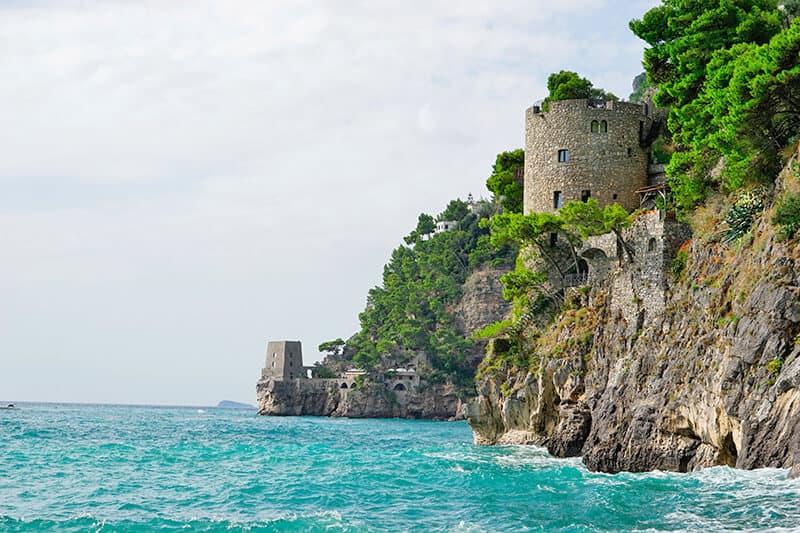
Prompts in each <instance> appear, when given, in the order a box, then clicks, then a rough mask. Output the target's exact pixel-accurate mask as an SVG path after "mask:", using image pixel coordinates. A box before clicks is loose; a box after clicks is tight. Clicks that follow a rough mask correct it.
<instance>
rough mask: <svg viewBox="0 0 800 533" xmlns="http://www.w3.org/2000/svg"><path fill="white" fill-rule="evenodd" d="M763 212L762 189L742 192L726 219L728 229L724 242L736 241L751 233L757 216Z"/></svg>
mask: <svg viewBox="0 0 800 533" xmlns="http://www.w3.org/2000/svg"><path fill="white" fill-rule="evenodd" d="M763 210H764V191H763V190H762V189H760V188H759V189H755V190H751V191H742V192H740V193H739V195H738V197H737V198H736V202H734V204H733V205H732V206H731V208H730V209H729V210H728V216H727V217H726V218H725V223H726V224H727V225H728V229H726V230H725V231H724V232H723V233H724V236H723V238H722V242H723V243H729V242H732V241H735V240H736V239H738V238H739V237H741V236H743V235H744V234H745V233H747V232H748V231H750V228H752V227H753V222H754V221H755V219H756V216H758V214H759V213H761V211H763Z"/></svg>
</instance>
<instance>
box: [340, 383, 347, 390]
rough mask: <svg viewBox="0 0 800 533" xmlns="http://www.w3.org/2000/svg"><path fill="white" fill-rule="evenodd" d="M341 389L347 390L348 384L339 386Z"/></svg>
mask: <svg viewBox="0 0 800 533" xmlns="http://www.w3.org/2000/svg"><path fill="white" fill-rule="evenodd" d="M339 388H340V389H346V388H347V383H342V384H341V385H340V386H339Z"/></svg>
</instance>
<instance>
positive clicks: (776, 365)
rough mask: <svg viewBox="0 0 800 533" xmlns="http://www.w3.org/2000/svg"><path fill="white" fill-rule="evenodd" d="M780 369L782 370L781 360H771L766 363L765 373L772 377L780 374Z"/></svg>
mask: <svg viewBox="0 0 800 533" xmlns="http://www.w3.org/2000/svg"><path fill="white" fill-rule="evenodd" d="M781 368H783V361H782V360H781V359H773V360H772V361H770V362H769V363H767V371H768V372H769V373H771V374H772V375H774V376H777V375H778V374H780V373H781Z"/></svg>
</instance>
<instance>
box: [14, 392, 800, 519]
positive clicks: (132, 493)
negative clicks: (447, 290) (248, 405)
mask: <svg viewBox="0 0 800 533" xmlns="http://www.w3.org/2000/svg"><path fill="white" fill-rule="evenodd" d="M786 478H787V471H786V470H780V469H764V470H757V471H751V472H745V471H738V470H733V469H730V468H723V467H720V468H709V469H706V470H703V471H700V472H695V473H691V474H675V473H668V472H652V473H647V474H619V475H608V474H599V473H592V472H589V471H587V470H586V468H585V467H584V466H583V464H582V463H581V461H580V459H577V458H576V459H556V458H554V457H551V456H550V455H548V454H547V452H546V451H545V450H543V449H541V448H536V447H530V446H500V447H479V446H474V445H473V444H472V434H471V432H470V429H469V426H468V425H467V424H466V423H464V422H432V421H418V420H353V419H330V418H316V417H288V418H278V417H261V416H257V415H256V413H255V411H251V410H227V409H215V408H207V407H200V408H175V407H130V406H104V405H62V404H24V405H21V406H20V407H19V408H18V409H16V410H4V411H0V531H3V532H6V531H10V532H15V531H20V532H22V531H26V532H27V531H76V532H78V531H80V532H83V531H92V532H112V531H113V532H139V531H227V532H230V531H254V532H255V531H322V532H351V531H352V532H361V531H454V532H490V531H502V532H506V531H510V532H521V531H547V532H550V531H570V532H573V531H574V532H578V531H654V532H655V531H703V532H706V533H707V532H716V531H719V532H722V531H800V480H794V481H789V480H787V479H786Z"/></svg>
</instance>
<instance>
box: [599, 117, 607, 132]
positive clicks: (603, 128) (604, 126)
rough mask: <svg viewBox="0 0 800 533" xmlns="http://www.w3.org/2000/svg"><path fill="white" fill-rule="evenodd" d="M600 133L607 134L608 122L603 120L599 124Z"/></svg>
mask: <svg viewBox="0 0 800 533" xmlns="http://www.w3.org/2000/svg"><path fill="white" fill-rule="evenodd" d="M600 133H608V122H606V121H605V120H603V121H601V122H600Z"/></svg>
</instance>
